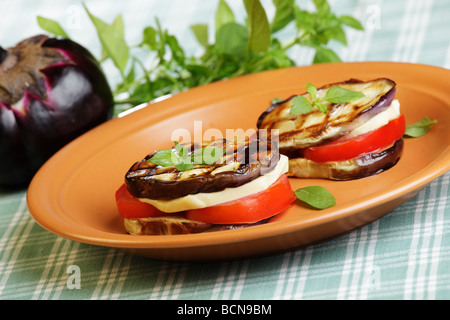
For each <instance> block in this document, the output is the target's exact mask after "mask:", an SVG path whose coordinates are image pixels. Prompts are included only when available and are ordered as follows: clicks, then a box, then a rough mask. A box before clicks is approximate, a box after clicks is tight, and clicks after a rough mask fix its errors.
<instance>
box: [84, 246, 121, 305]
mask: <svg viewBox="0 0 450 320" xmlns="http://www.w3.org/2000/svg"><path fill="white" fill-rule="evenodd" d="M123 255H124V254H123V253H118V252H117V250H115V249H109V251H108V254H107V256H106V259H105V263H104V264H103V267H102V271H101V273H100V275H99V277H98V281H97V286H96V288H95V290H94V292H93V293H92V296H91V299H105V298H107V297H108V295H109V292H110V290H111V288H112V285H113V283H114V282H115V281H116V277H117V272H118V270H119V268H120V265H121V262H122V259H123Z"/></svg>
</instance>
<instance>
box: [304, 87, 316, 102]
mask: <svg viewBox="0 0 450 320" xmlns="http://www.w3.org/2000/svg"><path fill="white" fill-rule="evenodd" d="M306 90H307V91H308V93H309V95H310V96H311V99H312V101H315V100H316V98H317V88H316V87H315V86H314V85H312V84H311V83H307V84H306Z"/></svg>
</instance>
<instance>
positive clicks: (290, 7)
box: [271, 0, 295, 33]
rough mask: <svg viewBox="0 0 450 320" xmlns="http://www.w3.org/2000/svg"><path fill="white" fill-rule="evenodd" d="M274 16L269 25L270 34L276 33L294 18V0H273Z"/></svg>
mask: <svg viewBox="0 0 450 320" xmlns="http://www.w3.org/2000/svg"><path fill="white" fill-rule="evenodd" d="M273 4H274V5H275V16H274V18H273V21H272V23H271V32H272V33H274V32H277V31H279V30H281V29H283V28H284V27H286V26H287V25H288V24H289V23H290V22H292V21H293V20H294V18H295V15H294V5H295V0H273Z"/></svg>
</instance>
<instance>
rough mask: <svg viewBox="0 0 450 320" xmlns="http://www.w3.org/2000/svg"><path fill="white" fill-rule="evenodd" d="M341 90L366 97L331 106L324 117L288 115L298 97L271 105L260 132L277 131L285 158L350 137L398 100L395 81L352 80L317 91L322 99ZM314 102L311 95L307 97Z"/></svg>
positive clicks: (314, 112) (315, 111)
mask: <svg viewBox="0 0 450 320" xmlns="http://www.w3.org/2000/svg"><path fill="white" fill-rule="evenodd" d="M334 86H339V87H342V88H345V89H349V90H352V91H359V92H362V93H364V97H363V98H361V99H357V100H355V101H353V102H350V103H347V104H330V103H329V108H328V113H326V114H324V113H322V112H321V111H319V110H318V109H317V108H316V107H314V108H313V110H312V111H311V112H309V113H306V114H295V115H291V114H289V111H290V109H291V106H292V100H293V98H294V97H295V96H296V95H293V96H291V97H289V98H288V99H286V100H284V101H282V102H279V103H276V104H273V105H271V106H270V107H269V108H268V109H267V110H266V111H265V112H264V113H262V114H261V116H260V117H259V119H258V121H257V127H258V129H267V130H271V129H277V130H278V134H279V147H280V152H281V153H283V154H285V153H289V152H294V151H296V150H298V149H303V148H306V147H311V146H315V145H319V144H322V143H325V142H329V141H332V140H335V139H338V138H339V137H341V136H343V135H345V134H347V133H348V132H350V131H351V130H353V129H354V128H356V127H358V126H360V125H361V124H362V123H364V122H365V121H367V119H369V118H371V117H373V116H374V115H375V114H377V113H379V112H381V111H383V110H385V109H386V108H387V107H388V106H389V105H390V104H391V102H392V100H393V99H394V96H395V91H396V84H395V82H394V81H392V80H390V79H387V78H381V79H375V80H371V81H367V82H364V81H361V80H356V79H350V80H348V81H344V82H340V83H333V84H328V85H325V86H323V87H321V88H319V89H318V96H319V97H323V96H325V93H326V92H327V90H329V89H330V88H332V87H334ZM303 96H305V97H306V98H307V99H309V100H311V98H310V96H309V94H308V93H304V94H303Z"/></svg>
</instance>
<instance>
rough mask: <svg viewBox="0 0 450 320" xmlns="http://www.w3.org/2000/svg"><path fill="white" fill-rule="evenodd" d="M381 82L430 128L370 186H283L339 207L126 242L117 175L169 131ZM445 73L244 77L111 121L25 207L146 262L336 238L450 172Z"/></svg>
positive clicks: (356, 71)
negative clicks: (355, 82)
mask: <svg viewBox="0 0 450 320" xmlns="http://www.w3.org/2000/svg"><path fill="white" fill-rule="evenodd" d="M378 77H388V78H391V79H392V80H394V81H395V82H396V83H397V95H396V97H397V99H399V100H400V103H401V110H402V112H403V113H404V115H405V117H406V121H407V124H411V123H414V122H416V121H419V120H421V119H422V117H424V116H428V117H430V118H431V119H437V120H438V124H436V125H434V126H433V127H432V129H431V130H430V132H428V134H426V135H425V136H422V137H419V138H414V139H406V141H405V148H404V153H403V156H402V158H401V160H400V161H399V162H398V164H397V165H396V166H394V167H393V168H391V169H390V170H388V171H386V172H383V173H381V174H378V175H376V176H372V177H368V178H364V179H360V180H354V181H345V182H336V181H325V180H316V179H305V180H300V179H295V178H291V179H290V182H291V184H292V188H293V189H294V190H295V189H297V188H300V187H304V186H308V185H321V186H323V187H325V188H327V189H328V190H329V191H331V193H332V194H333V195H334V196H335V197H336V199H337V205H336V206H335V207H332V208H329V209H326V210H321V211H319V210H315V209H312V208H308V207H306V206H304V205H302V204H301V203H300V202H298V203H296V204H295V205H293V206H292V207H291V208H290V209H289V210H287V211H286V212H284V213H282V214H280V215H278V216H276V217H275V218H273V219H272V221H271V222H269V223H267V224H265V225H261V226H254V227H250V228H246V229H240V230H229V231H220V232H211V233H202V234H190V235H175V236H133V235H128V234H126V232H125V230H124V227H123V222H122V219H121V218H120V217H119V215H118V213H117V209H116V207H115V201H114V193H115V191H116V189H117V188H118V187H119V186H120V184H121V183H122V182H123V180H124V175H125V172H126V171H127V170H128V168H129V167H130V166H131V165H132V164H133V163H134V162H135V161H136V160H139V159H141V158H143V157H144V156H145V155H146V154H148V153H149V152H151V151H153V150H155V149H160V148H166V147H168V146H170V145H171V144H172V142H171V134H172V132H173V131H174V130H176V129H187V130H189V132H192V131H193V129H194V121H199V120H201V121H202V123H201V124H202V130H203V131H205V130H207V129H209V128H217V129H219V130H221V131H222V132H225V130H226V129H238V128H240V129H244V130H246V129H249V128H255V126H256V121H257V119H258V117H259V115H260V114H261V112H263V111H264V110H265V109H266V108H267V107H268V106H269V104H270V101H271V99H273V98H286V97H288V96H290V95H291V94H295V93H303V92H304V91H305V88H306V83H307V82H310V83H312V84H314V85H316V86H321V85H324V84H327V83H331V82H339V81H343V80H347V79H349V78H357V79H361V80H371V79H374V78H378ZM448 79H450V71H449V70H446V69H442V68H438V67H432V66H427V65H417V64H409V63H393V62H368V63H366V62H364V63H363V62H361V63H337V64H318V65H312V66H307V67H295V68H288V69H280V70H274V71H268V72H262V73H258V74H252V75H247V76H242V77H239V78H235V79H232V80H227V81H221V82H217V83H213V84H210V85H206V86H203V87H198V88H195V89H192V90H189V91H187V92H183V93H180V94H177V95H175V96H173V97H172V98H170V99H167V100H164V101H161V102H158V103H155V104H152V105H150V106H148V107H146V108H143V109H141V110H138V111H136V112H134V113H131V114H130V115H127V116H125V117H123V118H116V119H113V120H110V121H108V122H106V123H104V124H102V125H100V126H99V127H97V128H95V129H93V130H91V131H90V132H88V133H86V134H84V135H83V136H81V137H79V138H78V139H76V140H75V141H73V142H71V143H70V144H68V145H67V146H66V147H64V148H63V149H62V150H60V151H59V152H58V153H57V154H55V155H54V156H53V157H52V158H51V159H50V160H49V161H48V162H47V163H46V164H44V166H43V167H42V168H41V169H40V170H39V172H38V173H37V174H36V175H35V177H34V179H33V181H32V182H31V184H30V186H29V189H28V193H27V201H28V208H29V211H30V213H31V215H32V216H33V218H34V219H35V220H36V221H37V222H38V223H39V224H40V225H41V226H42V227H44V228H46V229H47V230H49V231H51V232H53V233H55V234H57V235H59V236H62V237H65V238H68V239H72V240H75V241H80V242H83V243H88V244H92V245H100V246H106V247H112V248H117V249H119V250H123V251H126V252H129V253H132V254H137V255H141V256H145V257H149V258H154V259H164V260H177V261H213V260H224V259H235V258H249V257H254V256H260V255H266V254H272V253H278V252H282V251H285V250H291V249H294V248H298V247H302V246H306V245H309V244H312V243H315V242H318V241H324V240H326V239H329V238H332V237H335V236H338V235H341V234H343V233H346V232H349V231H351V230H354V229H355V228H358V227H361V226H363V225H366V224H368V223H370V222H372V221H374V220H376V219H378V218H380V217H382V216H384V215H386V214H387V213H389V212H390V211H392V210H393V209H394V208H396V207H397V206H399V205H400V204H402V203H403V202H405V201H406V200H408V199H410V198H411V197H413V196H414V195H415V194H417V193H418V192H419V191H420V190H421V189H422V188H424V187H425V186H426V185H427V184H428V183H429V182H430V181H431V180H433V179H435V178H437V177H438V176H440V175H442V174H444V173H445V172H446V171H448V169H449V166H450V150H449V144H450V143H449V142H450V84H449V82H448Z"/></svg>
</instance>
